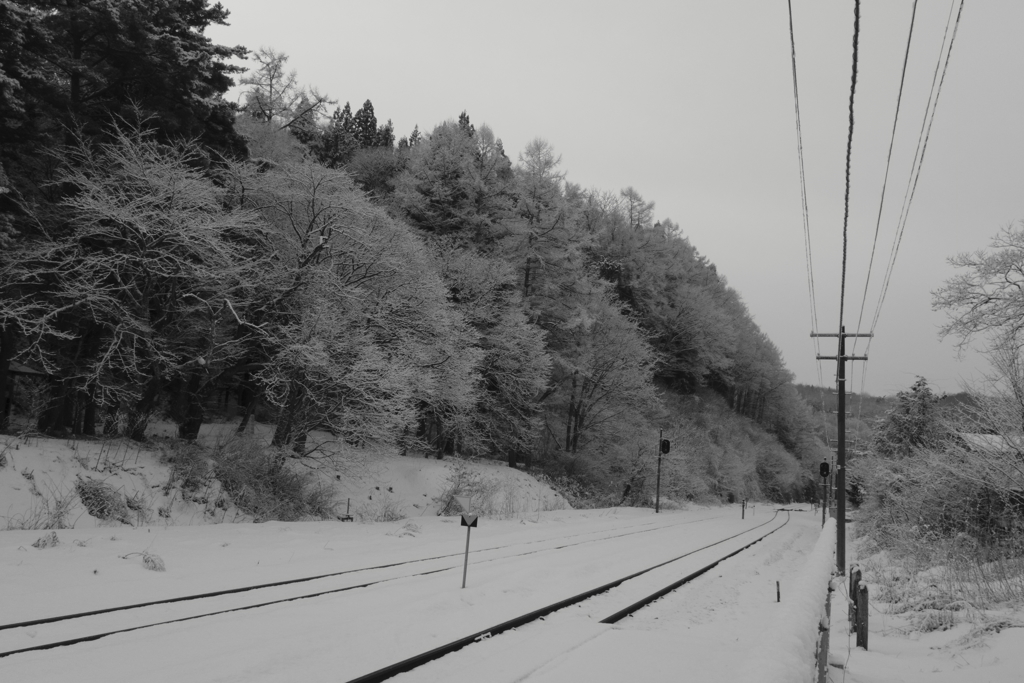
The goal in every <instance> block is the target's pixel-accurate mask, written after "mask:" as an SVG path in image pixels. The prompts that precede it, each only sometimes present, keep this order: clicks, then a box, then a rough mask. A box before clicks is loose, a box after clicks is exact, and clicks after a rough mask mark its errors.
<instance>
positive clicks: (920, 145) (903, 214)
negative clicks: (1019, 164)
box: [861, 0, 965, 387]
mask: <svg viewBox="0 0 1024 683" xmlns="http://www.w3.org/2000/svg"><path fill="white" fill-rule="evenodd" d="M964 2H965V0H960V6H959V9H958V10H957V13H956V21H955V22H954V21H953V8H954V7H956V3H957V0H952V2H951V3H950V8H949V16H948V17H947V19H946V29H945V31H944V32H943V36H942V45H941V46H940V48H939V56H938V59H937V61H936V64H935V73H934V74H933V76H932V87H931V90H930V91H929V95H928V102H927V103H926V105H925V113H924V117H923V119H922V121H921V131H920V132H919V133H918V141H917V149H916V151H915V153H914V162H913V164H912V165H911V171H910V177H909V178H908V180H907V190H906V192H905V193H904V198H903V207H902V209H901V211H900V217H899V220H898V221H897V229H896V235H895V237H894V238H893V246H892V249H891V252H890V256H889V260H888V264H887V267H886V271H885V276H884V278H883V281H882V288H881V291H880V293H879V297H878V302H877V304H876V306H875V311H874V315H873V317H872V320H871V328H870V331H871V334H872V335H873V334H874V331H875V328H876V327H877V325H878V320H879V317H880V316H881V312H882V305H883V304H884V302H885V298H886V295H887V294H888V291H889V285H890V282H891V280H892V273H893V270H894V268H895V264H896V257H897V255H898V254H899V248H900V245H901V244H902V242H903V233H904V231H905V230H906V226H907V219H908V217H909V215H910V207H911V205H912V203H913V201H914V196H915V194H916V192H917V183H918V180H919V179H920V177H921V168H922V166H923V164H924V157H925V152H926V151H927V149H928V141H929V139H930V137H931V131H932V125H933V124H934V122H935V112H936V111H937V110H938V105H939V98H940V96H941V94H942V85H943V84H944V83H945V80H946V73H947V71H948V69H949V60H950V56H951V55H952V54H953V44H954V42H955V41H956V34H957V30H958V29H959V27H960V19H961V16H962V15H963V9H964ZM951 25H952V35H950V26H951ZM947 38H949V46H948V48H947V46H946V39H947ZM940 69H941V76H940ZM873 340H874V337H870V338H869V339H868V344H867V349H866V350H865V354H867V353H868V351H870V349H871V342H872V341H873ZM866 372H867V365H866V364H865V366H864V368H863V373H865V376H866ZM863 383H864V380H863V376H862V381H861V386H862V387H863Z"/></svg>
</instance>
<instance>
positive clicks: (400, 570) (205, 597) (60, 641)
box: [0, 517, 756, 659]
mask: <svg viewBox="0 0 1024 683" xmlns="http://www.w3.org/2000/svg"><path fill="white" fill-rule="evenodd" d="M714 518H715V517H706V518H701V519H698V520H688V521H686V522H676V523H671V522H670V523H667V524H666V523H661V522H660V521H657V520H656V521H652V522H645V523H643V524H633V525H628V526H623V527H619V528H617V529H615V530H614V531H615V533H608V531H607V530H603V532H602V531H590V532H580V533H576V534H569V535H566V536H563V537H559V538H556V539H540V540H532V541H524V542H521V543H516V544H511V545H504V546H495V547H489V548H481V549H479V550H476V551H474V552H472V553H471V555H472V557H473V562H472V564H474V565H477V564H481V563H486V562H495V561H500V560H505V559H510V558H516V557H523V556H527V555H534V554H540V553H548V552H558V551H561V550H565V549H567V548H572V547H576V546H580V545H584V544H589V543H600V542H605V541H610V540H614V539H618V538H623V537H627V536H634V535H639V534H648V533H656V532H661V531H667V530H671V529H674V528H676V527H679V526H684V525H688V524H696V523H699V522H702V521H708V520H709V519H714ZM755 528H756V527H755ZM586 536H593V538H582V537H586ZM524 546H537V547H529V548H528V549H525V550H524V549H523V547H524ZM509 550H516V551H515V552H508V551H509ZM488 555H490V556H488ZM461 557H462V553H449V554H442V555H435V556H430V557H422V558H415V559H411V560H405V561H402V562H393V563H388V564H382V565H375V566H371V567H362V568H357V569H349V570H344V571H339V572H332V573H327V574H321V575H317V576H306V577H298V578H295V579H288V580H283V581H275V582H271V583H264V584H257V585H249V586H241V587H236V588H231V589H224V590H218V591H210V592H205V593H198V594H192V595H185V596H178V597H173V598H167V599H162V600H153V601H148V602H142V603H135V604H130V605H118V606H112V607H107V608H101V609H95V610H88V611H83V612H77V613H73V614H64V615H56V616H47V617H41V618H38V619H30V620H23V621H19V622H14V623H8V624H0V643H2V642H3V640H8V641H14V640H17V638H16V634H17V633H19V632H26V633H28V632H29V631H31V636H30V637H31V639H32V641H33V643H34V644H33V645H30V646H23V647H16V646H14V647H12V646H11V645H7V646H6V647H5V646H4V645H0V659H2V658H5V657H10V656H12V655H17V654H23V653H28V652H34V651H40V650H48V649H52V648H57V647H65V646H70V645H75V644H78V643H85V642H90V641H95V640H99V639H101V638H105V637H108V636H112V635H115V634H121V633H129V632H132V631H137V630H141V629H146V628H152V627H155V626H162V625H167V624H174V623H180V622H185V621H192V620H195V619H202V618H205V617H212V616H215V615H220V614H227V613H230V612H239V611H245V610H253V609H259V608H262V607H268V606H271V605H277V604H282V603H286V602H292V601H297V600H307V599H311V598H316V597H320V596H325V595H330V594H335V593H342V592H346V591H352V590H354V589H359V588H368V587H370V586H375V585H378V584H382V583H387V582H390V581H396V580H399V579H407V578H415V577H418V576H428V575H430V574H437V573H440V572H444V571H449V570H452V569H461V567H462V564H461V561H456V558H461ZM425 563H426V564H427V565H428V567H422V565H423V564H425ZM413 565H418V566H419V569H417V570H416V571H412V572H409V571H406V569H408V568H409V567H410V566H413ZM385 572H386V573H385ZM381 573H385V575H383V576H381V575H380V574H381ZM374 574H377V575H376V576H374ZM355 577H365V579H364V580H361V581H360V580H358V579H357V580H356V581H355V582H353V581H352V580H351V579H352V578H355ZM339 582H344V585H339ZM300 586H301V587H302V588H304V590H297V589H298V588H299V587H300ZM314 587H316V588H315V589H314V590H309V589H311V588H314ZM224 600H231V601H234V604H231V605H230V606H226V607H225V606H222V607H220V608H218V609H211V603H213V602H214V601H224ZM204 603H206V607H202V605H203V604H204ZM171 608H174V609H177V613H176V614H174V615H173V616H170V617H169V616H168V610H169V609H171ZM5 636H8V637H6V638H5Z"/></svg>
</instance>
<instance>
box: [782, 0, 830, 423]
mask: <svg viewBox="0 0 1024 683" xmlns="http://www.w3.org/2000/svg"><path fill="white" fill-rule="evenodd" d="M786 4H787V7H788V9H789V46H790V58H791V62H792V65H793V108H794V110H795V112H796V154H797V160H798V163H799V169H800V202H801V207H802V213H803V230H804V260H805V261H806V264H807V295H808V300H809V304H810V310H811V332H812V333H816V332H817V331H818V305H817V300H816V299H815V294H814V259H813V257H812V250H811V225H810V212H809V211H808V208H807V176H806V174H805V172H804V140H803V128H802V126H801V124H800V88H799V86H798V82H797V69H796V34H795V31H794V29H793V0H786ZM811 338H812V339H813V340H814V350H815V358H817V356H820V355H821V344H820V342H819V341H818V337H815V336H812V337H811ZM816 363H817V367H818V387H819V389H821V405H822V412H824V410H825V395H824V389H823V388H822V384H823V378H822V373H821V361H820V360H817V361H816Z"/></svg>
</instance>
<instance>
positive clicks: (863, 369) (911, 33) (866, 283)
mask: <svg viewBox="0 0 1024 683" xmlns="http://www.w3.org/2000/svg"><path fill="white" fill-rule="evenodd" d="M916 19H917V0H914V4H913V6H912V7H911V10H910V28H909V30H908V31H907V47H906V49H905V50H904V52H903V69H902V70H901V72H900V88H899V92H898V93H897V95H896V112H895V114H894V115H893V120H892V134H891V135H890V136H889V153H888V155H887V156H886V159H885V175H884V177H883V178H882V196H881V199H880V200H879V202H878V217H877V218H876V219H875V235H874V238H873V239H872V241H871V257H870V258H869V259H868V274H867V277H866V278H865V280H864V294H863V296H862V297H861V301H860V313H859V314H858V316H857V329H856V331H857V334H860V330H861V323H862V322H863V320H864V310H865V308H866V307H867V299H868V286H869V285H870V284H871V272H872V270H873V269H874V263H875V250H876V248H877V246H878V234H879V231H880V230H881V226H882V209H883V207H884V206H885V190H886V187H888V184H889V168H890V166H891V164H892V150H893V146H894V143H895V142H896V127H897V124H898V123H899V120H900V107H901V105H902V103H903V86H904V85H905V84H906V80H907V63H908V62H909V61H910V45H911V42H912V41H913V38H914V24H915V21H916ZM859 339H860V338H859V337H854V341H853V353H854V355H856V353H857V342H858V341H859ZM870 344H871V341H870V338H869V339H868V345H869V348H870ZM866 355H867V352H865V356H866ZM866 380H867V361H864V365H862V366H861V381H860V401H859V403H858V408H857V412H858V416H859V415H860V414H861V413H862V410H863V404H864V386H865V382H866Z"/></svg>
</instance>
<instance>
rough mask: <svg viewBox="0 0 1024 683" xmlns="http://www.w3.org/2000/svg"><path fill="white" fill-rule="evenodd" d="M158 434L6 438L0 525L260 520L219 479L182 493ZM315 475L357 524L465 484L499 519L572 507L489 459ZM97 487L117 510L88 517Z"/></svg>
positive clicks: (158, 429)
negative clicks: (143, 440)
mask: <svg viewBox="0 0 1024 683" xmlns="http://www.w3.org/2000/svg"><path fill="white" fill-rule="evenodd" d="M150 431H151V436H152V437H153V438H152V442H151V443H150V444H147V445H140V444H138V443H135V442H132V441H130V440H127V439H111V440H100V439H50V438H45V437H38V436H32V435H28V436H0V453H2V454H3V455H2V458H0V462H4V463H5V464H4V465H3V466H2V467H0V531H2V530H11V529H46V528H57V529H61V528H91V527H96V526H147V525H158V526H179V525H195V524H210V523H222V522H244V521H252V518H251V517H250V516H247V515H246V514H245V513H244V512H242V511H240V510H239V509H238V508H236V507H235V506H234V505H233V504H232V503H231V498H230V496H227V495H224V494H223V492H222V491H221V488H220V485H219V483H218V482H216V481H211V482H209V483H207V484H205V485H204V486H202V487H200V488H199V489H195V490H190V491H187V490H183V489H182V488H181V487H180V486H179V485H178V483H177V482H175V481H174V478H173V476H172V472H171V467H170V464H169V462H168V458H167V455H168V454H169V452H170V450H171V448H172V447H173V445H172V443H171V442H170V434H171V432H172V428H171V426H170V425H167V424H161V423H157V424H155V425H154V426H153V428H152V429H151V430H150ZM233 431H234V426H233V425H206V426H204V429H203V432H202V433H201V434H200V439H201V440H202V441H205V442H207V443H212V442H213V441H216V440H218V439H225V438H229V436H230V435H231V434H232V433H233ZM254 438H264V439H266V440H268V441H269V430H268V429H266V428H263V427H262V426H261V427H260V429H259V430H258V431H257V432H256V434H255V436H254ZM300 467H301V466H300ZM303 471H305V468H303ZM311 472H312V476H316V477H318V478H319V479H320V482H321V485H323V486H327V487H330V488H331V489H332V490H333V491H334V494H335V500H336V502H337V504H338V505H337V508H336V510H337V513H338V514H339V516H340V515H345V514H346V513H348V514H350V515H351V516H352V517H353V518H354V519H355V521H357V522H358V521H393V520H395V519H400V518H406V517H420V516H432V515H434V514H435V513H436V512H437V511H438V507H439V506H443V505H444V504H445V502H446V500H447V496H446V495H445V494H446V492H448V493H451V492H452V485H453V483H456V484H457V483H458V482H461V483H462V488H464V489H466V488H467V483H468V485H469V488H470V489H472V490H474V491H477V492H482V493H483V494H484V495H478V496H477V497H476V500H474V501H473V505H474V507H475V508H476V509H475V510H474V511H476V512H484V513H485V514H489V515H491V516H503V517H511V516H517V515H525V514H528V513H536V512H538V511H543V510H550V509H559V508H564V507H568V505H567V503H566V501H565V499H564V498H562V497H561V496H560V495H559V494H558V493H556V492H555V491H553V490H552V489H551V487H549V486H547V485H546V484H543V483H541V482H539V481H538V480H537V479H535V478H534V477H532V476H530V475H529V474H528V473H526V472H521V471H519V470H516V469H512V468H509V467H507V466H505V465H503V464H501V463H497V462H490V461H467V460H453V459H445V460H437V459H435V458H424V457H422V456H418V457H417V456H406V457H402V456H398V455H394V454H389V453H380V452H367V451H363V450H360V449H348V450H347V451H346V452H345V453H344V454H343V456H342V457H340V458H338V459H337V460H336V461H335V462H333V463H330V464H323V465H321V466H320V467H319V468H318V469H316V470H311ZM90 486H92V487H93V488H90ZM94 489H95V490H97V491H107V492H113V494H116V496H115V498H116V501H114V503H112V504H111V507H112V508H116V509H112V510H111V511H110V513H109V514H108V515H106V517H107V519H99V518H98V517H97V516H94V515H92V514H90V511H89V508H88V506H86V505H85V504H83V497H88V493H87V492H88V491H89V490H94ZM458 492H460V491H456V493H458ZM461 492H465V491H461ZM97 495H98V494H97ZM439 498H441V499H440V500H439ZM115 503H116V504H115ZM93 509H95V506H94V507H93Z"/></svg>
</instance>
